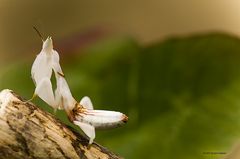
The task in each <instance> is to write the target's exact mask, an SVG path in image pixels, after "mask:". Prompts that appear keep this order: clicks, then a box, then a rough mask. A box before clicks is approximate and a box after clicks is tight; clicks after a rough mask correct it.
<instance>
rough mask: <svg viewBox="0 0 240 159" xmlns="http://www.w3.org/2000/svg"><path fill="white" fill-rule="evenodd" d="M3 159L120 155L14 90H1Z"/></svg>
mask: <svg viewBox="0 0 240 159" xmlns="http://www.w3.org/2000/svg"><path fill="white" fill-rule="evenodd" d="M0 158H4V159H6V158H9V159H15V158H16V159H19V158H24V159H33V158H39V159H40V158H44V159H46V158H57V159H64V158H68V159H79V158H82V159H86V158H93V159H95V158H96V159H107V158H113V159H117V158H120V157H119V156H117V155H115V154H113V153H112V152H110V151H109V150H107V149H106V148H104V147H102V146H100V145H98V144H96V143H93V144H92V145H91V146H90V147H89V146H88V139H86V138H85V137H84V136H82V135H80V134H78V133H76V132H74V131H72V130H71V129H70V128H68V127H67V126H66V125H64V124H63V123H61V121H59V120H57V119H56V118H54V116H53V115H51V114H50V113H48V112H45V111H43V110H41V109H39V108H38V107H37V106H35V105H33V104H32V103H28V102H27V103H26V102H24V100H23V99H22V98H21V97H20V96H18V95H16V94H15V93H13V92H12V91H11V90H3V91H1V92H0Z"/></svg>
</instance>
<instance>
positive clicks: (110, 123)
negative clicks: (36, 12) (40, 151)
mask: <svg viewBox="0 0 240 159" xmlns="http://www.w3.org/2000/svg"><path fill="white" fill-rule="evenodd" d="M52 71H54V74H55V77H56V82H57V88H56V90H55V93H53V89H52V84H51V80H50V79H51V76H52ZM31 74H32V79H33V81H34V83H35V85H36V89H35V92H34V94H35V95H38V96H39V97H40V98H41V99H42V100H44V101H45V102H46V103H47V104H48V105H50V106H51V107H53V108H54V109H64V110H65V111H66V113H67V115H68V118H69V119H70V121H71V122H73V123H74V124H75V125H78V126H79V127H80V128H81V129H82V130H83V132H84V133H85V134H86V135H87V136H88V137H89V138H90V140H89V144H91V143H92V142H93V140H94V138H95V128H99V129H105V128H113V127H117V126H119V125H122V124H123V123H126V122H127V120H128V117H127V116H126V115H125V114H122V113H120V112H115V111H105V110H94V109H93V105H92V102H91V100H90V98H89V97H83V98H82V100H81V101H80V102H79V103H78V102H77V101H76V100H75V99H74V98H73V96H72V93H71V91H70V89H69V86H68V84H67V81H66V80H65V76H64V74H63V72H62V69H61V66H60V63H59V55H58V53H57V52H56V51H55V50H53V45H52V39H51V38H50V37H49V38H47V39H46V40H45V41H43V48H42V51H41V52H40V53H39V54H38V55H37V57H36V59H35V61H34V63H33V65H32V70H31Z"/></svg>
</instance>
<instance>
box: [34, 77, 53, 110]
mask: <svg viewBox="0 0 240 159" xmlns="http://www.w3.org/2000/svg"><path fill="white" fill-rule="evenodd" d="M34 94H37V95H38V96H39V97H40V98H41V99H42V100H43V101H45V102H46V103H47V104H48V105H50V106H52V107H53V108H56V102H55V99H54V94H53V90H52V83H51V81H50V79H49V78H47V77H46V78H43V79H42V80H41V81H40V82H39V83H38V84H37V85H36V89H35V93H34Z"/></svg>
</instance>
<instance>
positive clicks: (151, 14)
mask: <svg viewBox="0 0 240 159" xmlns="http://www.w3.org/2000/svg"><path fill="white" fill-rule="evenodd" d="M239 5H240V4H239ZM237 10H238V2H237V1H224V0H220V1H219V0H218V1H215V0H214V1H211V2H209V1H208V2H207V1H202V2H194V1H189V0H184V1H182V2H181V3H180V2H179V1H174V0H172V1H168V2H165V1H163V0H161V1H154V0H151V1H148V2H147V1H143V0H141V1H128V2H127V1H121V2H120V1H115V2H112V1H111V2H110V1H108V0H104V1H101V2H100V1H95V0H93V1H87V2H85V1H79V2H77V1H69V2H65V1H58V2H57V1H41V2H40V1H29V0H26V1H24V2H23V1H16V0H12V1H5V0H2V2H1V5H0V12H1V13H2V14H0V21H1V29H0V34H1V36H0V57H1V58H0V89H5V88H8V89H11V90H14V91H15V92H16V93H18V94H19V95H21V96H22V97H24V98H25V99H30V98H31V96H32V94H33V91H34V84H33V82H32V80H31V77H30V71H31V65H32V63H33V61H34V59H35V57H36V55H37V54H38V53H39V52H40V50H41V45H42V41H41V39H40V38H39V37H38V35H37V34H36V33H35V32H34V30H33V29H32V26H36V27H37V28H38V29H39V31H40V32H41V33H42V34H43V36H44V37H45V38H46V37H47V36H52V38H53V43H54V48H55V49H56V50H57V51H58V52H59V54H60V60H61V61H60V63H61V65H62V68H63V71H64V73H65V76H66V80H67V82H68V83H69V87H70V89H71V91H72V94H73V96H74V97H75V98H76V99H77V100H80V99H81V98H82V97H83V96H86V95H87V96H89V97H90V98H91V99H92V102H93V105H94V108H95V109H105V110H115V111H120V112H123V113H125V114H127V115H128V117H129V122H128V123H127V124H125V125H123V126H122V127H119V128H116V129H111V130H99V131H97V132H96V140H95V141H96V142H98V143H99V144H101V145H103V146H105V147H107V148H109V149H110V150H112V151H113V152H115V153H117V154H119V155H120V156H123V157H124V158H126V159H139V158H151V159H152V158H153V159H159V158H164V159H172V158H178V159H192V158H194V159H209V158H211V159H213V158H214V159H215V158H216V159H217V158H223V157H224V156H225V154H227V153H230V152H231V151H232V147H233V146H234V145H235V144H238V143H239V138H240V133H239V132H240V118H239V117H240V62H239V61H240V39H239V37H238V36H239V24H240V23H239V22H238V21H239V20H238V15H239V14H237ZM238 23H239V24H238ZM52 81H53V83H55V79H54V78H53V80H52ZM54 87H55V84H54ZM33 103H35V104H37V105H38V106H39V107H41V108H42V109H44V110H46V111H49V112H51V113H53V114H54V112H53V110H52V109H51V108H50V107H49V106H47V105H46V104H45V103H44V102H43V101H42V100H41V99H39V98H36V99H34V100H33ZM54 115H56V117H57V118H59V119H60V120H62V121H63V122H64V123H66V124H68V125H69V126H71V127H73V128H74V129H77V130H78V131H79V132H80V133H82V131H81V130H80V129H79V128H78V127H76V126H74V125H72V124H71V123H70V122H69V121H68V119H67V117H66V115H65V113H64V112H63V111H57V112H56V113H55V114H54ZM211 152H213V153H214V152H216V154H211Z"/></svg>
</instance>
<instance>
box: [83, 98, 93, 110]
mask: <svg viewBox="0 0 240 159" xmlns="http://www.w3.org/2000/svg"><path fill="white" fill-rule="evenodd" d="M80 104H81V105H82V106H84V107H85V108H87V109H90V110H93V104H92V102H91V99H90V98H89V97H87V96H85V97H83V98H82V99H81V101H80Z"/></svg>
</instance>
